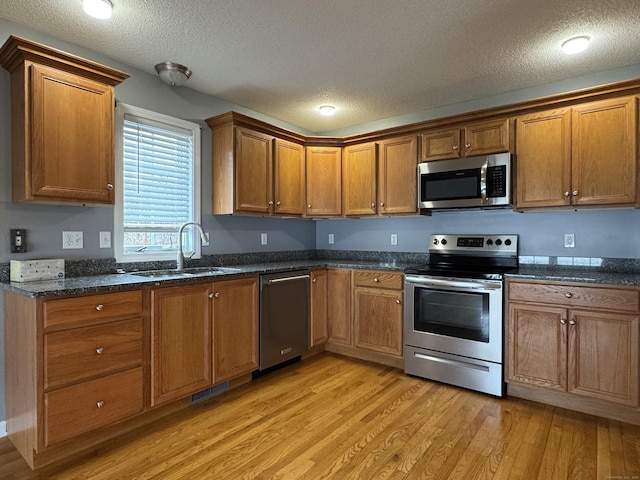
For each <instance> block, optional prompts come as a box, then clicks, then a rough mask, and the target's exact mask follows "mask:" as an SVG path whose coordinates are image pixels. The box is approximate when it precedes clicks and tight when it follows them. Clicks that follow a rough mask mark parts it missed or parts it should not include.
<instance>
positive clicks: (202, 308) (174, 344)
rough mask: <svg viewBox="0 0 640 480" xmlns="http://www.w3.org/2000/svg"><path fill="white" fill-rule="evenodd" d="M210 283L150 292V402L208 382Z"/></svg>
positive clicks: (186, 392)
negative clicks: (151, 395)
mask: <svg viewBox="0 0 640 480" xmlns="http://www.w3.org/2000/svg"><path fill="white" fill-rule="evenodd" d="M210 293H211V286H210V285H209V284H204V285H188V286H179V287H167V288H157V289H153V290H152V291H151V302H152V310H151V328H152V332H151V338H152V344H151V352H152V359H153V360H152V373H151V381H152V384H153V385H152V392H153V399H152V404H153V405H158V404H161V403H165V402H169V401H171V400H175V399H178V398H182V397H184V396H186V395H190V394H192V393H194V392H197V391H199V390H202V389H204V388H207V387H208V386H210V385H211V381H212V377H211V307H210V305H211V299H210V298H209V294H210Z"/></svg>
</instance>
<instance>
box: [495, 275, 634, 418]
mask: <svg viewBox="0 0 640 480" xmlns="http://www.w3.org/2000/svg"><path fill="white" fill-rule="evenodd" d="M542 289H546V290H550V291H551V296H552V295H553V292H554V291H556V292H558V293H560V292H563V293H562V296H563V297H564V298H565V300H566V302H563V303H564V304H556V305H553V304H540V296H539V293H540V291H541V290H542ZM527 290H530V291H531V295H530V296H527ZM509 295H510V300H509V308H508V311H509V319H508V329H509V334H508V342H509V344H508V352H509V353H508V357H509V361H508V369H507V377H508V381H509V382H517V383H522V384H528V385H533V386H540V387H545V388H550V389H554V390H557V391H560V392H566V393H569V394H573V395H579V396H582V397H588V398H593V399H599V400H605V401H607V402H613V403H616V404H622V405H628V406H631V407H636V406H637V405H638V373H639V369H638V348H639V341H638V322H639V316H638V305H639V303H638V291H637V290H635V289H617V288H606V287H593V286H580V285H573V284H564V285H562V284H552V285H543V284H539V283H525V282H511V283H510V286H509ZM616 296H618V298H619V301H617V300H616ZM630 298H635V301H634V302H631V303H630V302H629V300H630ZM603 299H605V301H603ZM527 300H529V301H527ZM589 303H591V305H589ZM574 305H575V306H574ZM631 305H633V309H634V310H635V313H628V312H627V310H628V309H629V308H631ZM584 307H590V308H589V309H586V308H584Z"/></svg>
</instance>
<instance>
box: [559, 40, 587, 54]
mask: <svg viewBox="0 0 640 480" xmlns="http://www.w3.org/2000/svg"><path fill="white" fill-rule="evenodd" d="M588 46H589V37H585V36H581V37H574V38H570V39H569V40H567V41H566V42H564V43H563V44H562V51H563V52H564V53H566V54H567V55H573V54H575V53H580V52H583V51H585V50H586V49H587V47H588Z"/></svg>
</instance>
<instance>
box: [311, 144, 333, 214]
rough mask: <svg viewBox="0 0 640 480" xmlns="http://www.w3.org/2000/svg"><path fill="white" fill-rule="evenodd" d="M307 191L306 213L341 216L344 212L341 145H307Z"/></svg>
mask: <svg viewBox="0 0 640 480" xmlns="http://www.w3.org/2000/svg"><path fill="white" fill-rule="evenodd" d="M305 155H306V165H307V191H306V202H305V203H306V215H307V216H309V217H317V216H320V217H322V216H339V215H341V214H342V193H341V192H342V149H341V148H340V147H306V149H305Z"/></svg>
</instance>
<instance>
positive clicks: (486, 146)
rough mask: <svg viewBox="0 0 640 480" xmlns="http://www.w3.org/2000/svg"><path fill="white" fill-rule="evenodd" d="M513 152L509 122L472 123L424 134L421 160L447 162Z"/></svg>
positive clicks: (506, 119)
mask: <svg viewBox="0 0 640 480" xmlns="http://www.w3.org/2000/svg"><path fill="white" fill-rule="evenodd" d="M508 151H509V119H508V118H505V119H500V120H491V121H484V122H477V123H472V124H469V125H466V126H462V127H460V128H449V129H445V130H436V131H433V132H426V133H423V134H422V155H421V159H420V161H422V162H429V161H432V160H445V159H451V158H460V157H471V156H475V155H486V154H490V153H501V152H508Z"/></svg>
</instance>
